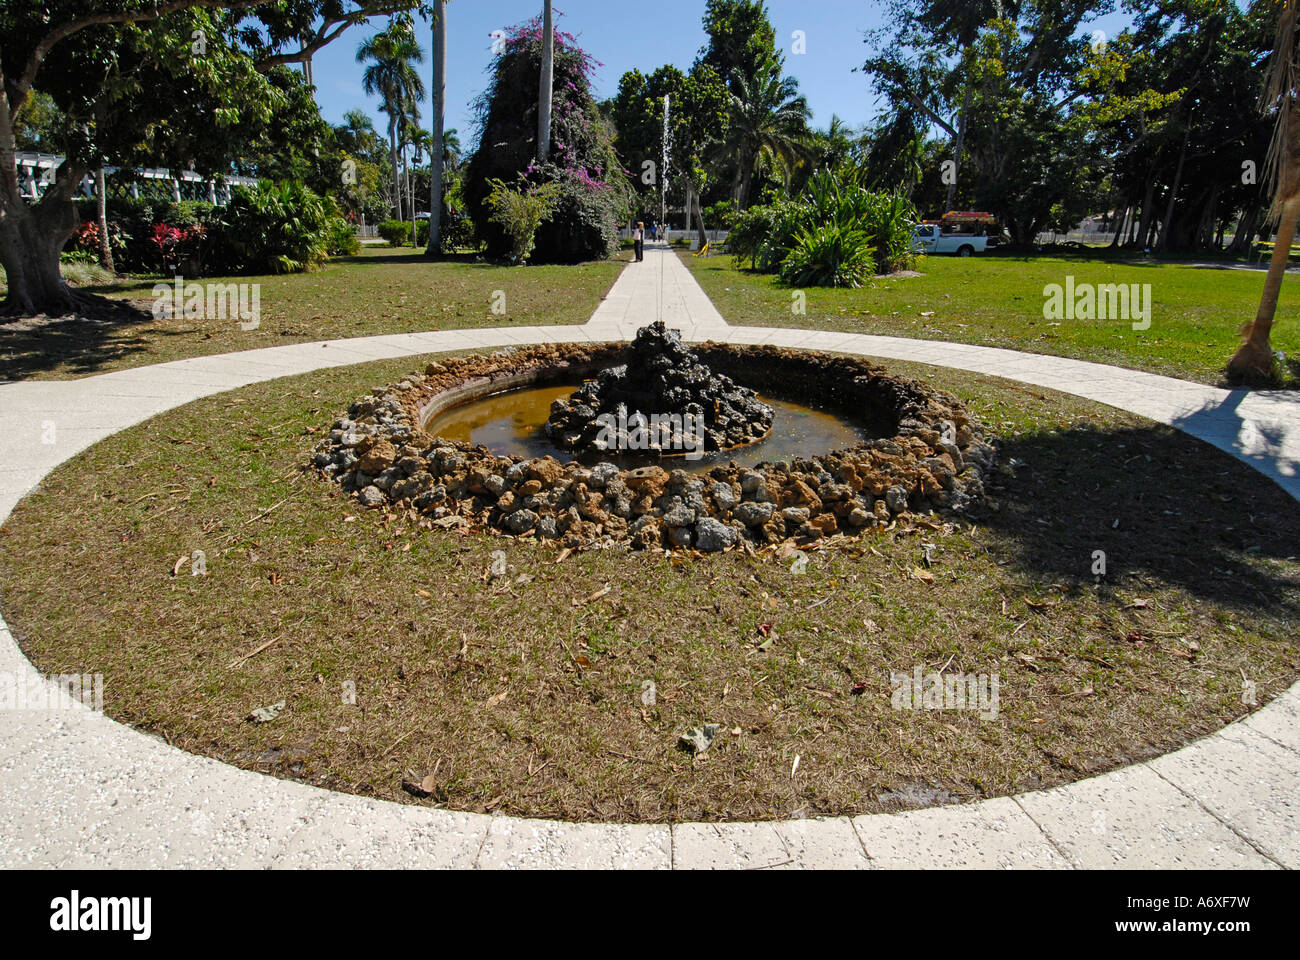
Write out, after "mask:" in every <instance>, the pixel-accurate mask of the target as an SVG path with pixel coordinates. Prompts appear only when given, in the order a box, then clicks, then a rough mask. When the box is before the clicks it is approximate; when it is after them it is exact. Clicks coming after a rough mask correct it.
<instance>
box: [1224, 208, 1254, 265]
mask: <svg viewBox="0 0 1300 960" xmlns="http://www.w3.org/2000/svg"><path fill="white" fill-rule="evenodd" d="M1258 218H1259V202H1258V201H1256V202H1255V203H1252V204H1251V205H1250V206H1249V207H1247V208H1246V210H1245V211H1244V212H1243V213H1242V215H1241V219H1240V220H1239V221H1238V222H1237V229H1236V231H1235V232H1234V233H1233V235H1232V243H1230V244H1228V252H1229V253H1232V254H1236V255H1237V256H1241V255H1242V254H1248V253H1250V245H1251V243H1253V242H1254V239H1255V224H1256V222H1257V221H1258Z"/></svg>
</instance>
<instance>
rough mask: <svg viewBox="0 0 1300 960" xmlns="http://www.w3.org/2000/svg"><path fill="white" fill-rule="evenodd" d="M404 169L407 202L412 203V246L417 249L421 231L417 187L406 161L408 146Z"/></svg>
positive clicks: (403, 158) (403, 155)
mask: <svg viewBox="0 0 1300 960" xmlns="http://www.w3.org/2000/svg"><path fill="white" fill-rule="evenodd" d="M402 170H403V172H404V173H405V174H406V202H407V203H409V204H410V205H411V248H412V249H415V248H416V247H418V246H419V245H420V232H419V230H417V229H416V220H415V187H414V185H413V181H412V180H411V165H410V164H409V163H407V162H406V147H405V145H403V147H402Z"/></svg>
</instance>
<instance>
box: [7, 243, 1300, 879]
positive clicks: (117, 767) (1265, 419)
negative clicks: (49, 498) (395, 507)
mask: <svg viewBox="0 0 1300 960" xmlns="http://www.w3.org/2000/svg"><path fill="white" fill-rule="evenodd" d="M656 319H664V320H666V321H668V322H669V324H670V325H671V326H674V327H677V328H680V329H683V331H684V332H685V333H686V335H687V336H688V338H689V339H693V340H702V339H708V338H712V339H717V340H727V341H731V342H734V343H773V344H779V345H783V346H791V347H803V348H807V349H818V350H835V351H840V352H843V353H855V354H863V355H868V356H875V357H884V358H890V359H902V360H915V361H920V362H924V363H933V364H938V365H942V366H949V367H956V368H960V369H964V370H973V371H978V372H981V373H986V374H992V375H995V376H999V377H1005V378H1008V379H1012V380H1018V381H1021V382H1024V383H1029V384H1033V385H1036V386H1040V387H1047V388H1051V389H1054V390H1060V391H1062V392H1065V393H1071V394H1075V395H1077V396H1081V397H1086V398H1088V399H1091V400H1098V401H1101V402H1103V403H1108V404H1111V405H1112V406H1116V407H1120V408H1122V409H1126V410H1131V411H1133V412H1135V413H1139V414H1141V415H1143V416H1146V417H1149V418H1151V419H1153V420H1158V421H1160V422H1163V423H1168V424H1174V425H1177V426H1179V427H1180V428H1182V429H1184V430H1186V431H1187V432H1189V433H1191V434H1193V435H1195V436H1198V437H1202V438H1203V439H1205V440H1207V441H1208V442H1210V443H1212V444H1214V445H1215V446H1217V447H1219V448H1221V449H1224V450H1227V451H1229V452H1230V453H1232V454H1233V455H1235V456H1237V457H1239V458H1241V459H1243V460H1245V461H1246V462H1247V463H1249V464H1251V465H1252V466H1254V467H1255V468H1256V469H1258V470H1259V471H1260V472H1262V473H1264V474H1266V475H1267V476H1269V477H1272V478H1273V479H1274V480H1276V481H1277V482H1278V483H1280V484H1281V485H1282V486H1283V487H1284V488H1285V489H1287V490H1288V491H1289V492H1290V493H1291V494H1292V495H1293V496H1296V497H1298V498H1300V401H1297V399H1296V398H1294V397H1292V396H1290V395H1286V394H1267V393H1264V394H1261V393H1255V394H1244V393H1238V392H1229V391H1224V390H1217V389H1214V388H1212V387H1205V386H1201V385H1198V384H1191V383H1185V382H1182V381H1179V380H1173V379H1170V378H1167V377H1158V376H1153V375H1151V374H1145V373H1138V372H1135V371H1130V370H1121V369H1118V368H1115V367H1107V366H1101V365H1098V364H1092V363H1085V362H1082V361H1077V360H1064V359H1059V358H1052V357H1043V356H1037V355H1030V354H1022V353H1017V352H1014V351H1009V350H996V349H990V348H986V347H975V346H966V345H961V344H946V343H935V342H930V341H919V340H903V339H896V338H891V337H872V336H861V335H853V334H846V333H833V332H824V331H823V332H819V331H811V330H789V329H775V328H761V327H729V326H727V325H726V324H725V323H724V322H723V320H722V318H721V317H720V316H719V315H718V313H717V311H716V309H714V307H713V305H712V304H711V303H710V302H709V300H708V298H707V297H706V296H705V295H704V293H703V291H701V290H700V288H699V286H698V284H696V283H695V281H694V279H693V278H692V277H691V275H690V272H689V271H688V270H687V269H686V268H685V267H684V266H683V265H682V264H681V263H680V261H679V260H678V258H677V256H676V255H675V254H673V253H672V252H671V251H667V250H665V249H664V248H662V247H656V246H649V247H648V248H647V251H646V259H645V261H644V262H643V263H640V264H632V265H629V266H628V267H627V268H626V269H625V270H624V272H623V274H622V276H621V277H620V279H619V281H618V282H617V283H616V284H615V286H614V288H613V290H612V291H611V292H610V295H609V296H608V297H607V298H606V300H605V301H604V302H603V303H602V304H601V306H600V308H599V309H598V310H597V311H596V313H595V315H594V316H593V317H592V319H591V321H590V322H589V323H587V324H585V325H583V326H580V327H574V326H555V327H524V328H499V329H486V330H464V331H447V332H438V333H424V334H409V335H400V336H388V337H366V338H361V339H356V340H344V341H329V342H326V343H310V344H297V345H294V346H288V347H278V348H272V349H266V350H254V351H248V352H245V353H237V354H226V355H223V356H215V357H202V358H196V359H192V360H181V361H177V362H174V363H166V364H160V365H157V366H152V367H145V368H141V369H135V370H127V371H122V372H120V373H110V374H105V375H102V376H97V377H92V378H89V379H85V380H76V381H66V382H57V383H50V382H39V383H5V384H0V522H3V520H4V519H5V518H6V517H7V516H8V515H9V513H10V511H11V510H12V509H13V507H14V505H15V504H16V503H17V502H18V501H19V500H20V499H21V498H22V497H23V496H24V495H26V493H28V492H29V491H30V490H31V489H32V488H33V487H35V486H36V485H37V484H38V483H39V482H40V481H41V479H42V478H43V477H44V476H45V475H46V474H47V473H48V472H49V471H50V470H51V469H52V468H53V467H54V466H56V465H57V464H58V463H61V462H63V461H64V460H67V459H69V458H71V457H73V456H75V455H76V454H77V453H78V452H80V451H81V450H84V449H85V448H86V447H88V446H90V445H91V444H93V443H95V442H97V441H99V440H101V439H103V438H105V437H107V436H110V435H112V434H114V433H117V432H119V431H121V430H124V429H126V428H127V427H130V426H132V425H133V424H136V423H139V422H141V421H142V420H145V419H147V418H149V417H151V416H154V415H155V414H158V413H161V412H163V411H165V410H169V409H172V408H174V407H177V406H180V405H181V404H184V403H188V402H190V401H192V400H197V399H200V398H202V397H207V396H211V395H213V394H216V393H221V392H223V391H226V390H232V389H235V388H237V387H242V386H245V385H247V384H250V383H256V382H260V381H264V380H271V379H274V378H276V377H284V376H290V375H293V374H299V373H306V372H309V371H312V370H317V369H321V368H323V367H331V366H340V365H346V364H355V363H364V362H367V361H371V360H379V359H389V358H397V357H405V356H417V355H421V354H429V353H437V352H440V351H447V350H460V349H466V348H473V349H492V348H499V347H502V346H507V345H512V344H530V343H542V342H551V341H557V342H558V341H574V340H579V341H580V340H593V341H595V340H609V339H626V338H628V337H630V336H631V335H632V334H633V333H634V332H635V329H636V327H637V326H639V325H641V324H644V323H648V322H651V321H653V320H656ZM43 441H52V442H43ZM52 589H57V586H53V587H52ZM86 669H87V670H88V671H93V665H86ZM4 675H9V676H12V675H18V676H19V677H20V678H22V679H23V680H24V681H26V680H29V679H32V678H35V671H34V669H33V668H32V666H31V665H30V664H29V663H28V662H27V660H26V659H25V658H24V657H23V655H22V653H21V652H20V651H19V649H18V647H17V645H16V644H15V643H14V641H13V638H12V636H11V635H10V633H9V632H8V630H7V628H5V625H4V623H3V621H0V676H4ZM107 696H109V697H111V691H109V693H108V694H107ZM0 866H3V867H16V866H49V867H195V866H276V867H308V866H321V867H358V866H376V867H377V866H383V867H404V866H406V867H647V868H649V867H653V868H670V867H672V868H695V867H853V868H888V867H918V866H920V867H964V866H969V867H1057V868H1070V867H1209V868H1214V867H1262V868H1275V867H1288V868H1294V867H1297V866H1300V685H1297V686H1296V687H1293V688H1292V689H1291V690H1290V691H1289V692H1288V693H1287V694H1285V695H1284V696H1282V697H1279V698H1278V699H1277V700H1275V701H1274V702H1273V703H1271V704H1269V705H1268V706H1266V707H1264V708H1263V709H1261V710H1260V711H1258V712H1256V713H1255V714H1253V715H1252V716H1250V717H1249V718H1247V719H1245V720H1243V721H1241V722H1239V723H1235V724H1232V725H1231V726H1228V727H1226V728H1224V729H1223V730H1221V731H1219V732H1218V733H1216V734H1214V735H1212V736H1210V737H1207V738H1205V739H1203V740H1200V741H1198V742H1196V743H1194V744H1192V745H1190V746H1188V747H1186V748H1184V749H1182V750H1179V751H1177V752H1175V753H1171V754H1168V755H1166V756H1164V757H1160V758H1158V759H1156V760H1153V761H1150V762H1148V763H1143V764H1138V765H1136V766H1132V767H1127V768H1125V769H1123V770H1118V771H1115V772H1113V773H1109V774H1105V775H1103V776H1100V777H1095V778H1093V779H1091V780H1084V781H1081V782H1079V783H1075V784H1072V785H1070V786H1067V787H1062V788H1059V789H1054V790H1048V791H1043V792H1039V793H1030V794H1025V795H1022V796H1018V797H1011V798H999V799H996V800H988V801H984V802H980V803H974V804H968V805H963V806H956V807H941V808H935V809H930V810H920V811H916V812H912V813H905V814H896V815H876V816H864V817H854V818H848V817H837V818H829V819H824V820H807V821H805V820H797V821H783V822H779V823H765V824H684V825H679V826H673V827H668V826H621V825H599V824H594V825H593V824H566V823H558V822H551V821H539V820H519V819H514V818H511V817H504V816H480V815H475V814H463V813H451V812H446V811H440V810H429V809H426V808H422V807H415V806H404V805H400V804H394V803H388V802H385V801H376V800H367V799H363V798H360V797H354V796H349V795H345V794H337V793H331V792H329V791H325V790H320V789H317V788H314V787H309V786H304V785H301V784H297V783H293V782H290V781H283V780H276V779H273V778H271V777H266V776H263V775H260V774H256V773H249V772H247V771H243V770H238V769H236V768H234V767H229V766H226V765H224V764H221V763H218V762H217V761H214V760H209V759H206V758H203V757H197V756H193V755H191V754H187V753H184V752H182V751H180V750H176V749H174V748H172V747H170V746H168V745H167V744H165V743H163V742H162V741H160V740H158V739H156V738H153V737H150V736H148V735H145V734H143V733H140V732H137V731H135V730H132V729H130V728H128V727H124V726H122V725H120V724H118V723H115V722H113V721H111V720H108V719H106V718H105V717H104V716H102V715H100V714H96V713H93V712H91V711H89V710H86V709H83V708H77V709H69V710H61V711H48V712H37V711H14V710H0Z"/></svg>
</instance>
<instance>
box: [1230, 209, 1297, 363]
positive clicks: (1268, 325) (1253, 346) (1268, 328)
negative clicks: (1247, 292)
mask: <svg viewBox="0 0 1300 960" xmlns="http://www.w3.org/2000/svg"><path fill="white" fill-rule="evenodd" d="M1298 222H1300V196H1294V197H1292V198H1291V199H1289V200H1287V201H1286V203H1284V204H1283V205H1282V217H1281V220H1280V222H1279V223H1278V228H1277V240H1276V241H1274V243H1273V259H1272V260H1271V261H1269V265H1268V277H1267V278H1266V279H1265V280H1264V294H1263V296H1262V297H1261V298H1260V301H1259V312H1258V313H1256V314H1255V321H1254V323H1251V324H1248V325H1247V326H1246V328H1245V329H1244V330H1243V331H1242V333H1243V334H1245V337H1246V342H1245V343H1243V344H1242V345H1241V348H1240V349H1239V350H1237V353H1236V355H1235V356H1234V357H1233V358H1232V360H1231V361H1229V363H1228V376H1229V378H1231V379H1232V380H1233V381H1235V382H1238V383H1259V382H1266V381H1268V380H1270V379H1272V375H1273V348H1272V345H1271V344H1270V342H1269V335H1270V333H1271V332H1272V329H1273V317H1274V315H1275V314H1276V313H1277V301H1278V296H1279V294H1281V292H1282V278H1283V277H1285V276H1286V267H1287V262H1288V260H1289V259H1290V257H1291V241H1292V240H1294V239H1295V231H1296V224H1297V223H1298Z"/></svg>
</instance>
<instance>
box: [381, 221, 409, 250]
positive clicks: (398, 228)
mask: <svg viewBox="0 0 1300 960" xmlns="http://www.w3.org/2000/svg"><path fill="white" fill-rule="evenodd" d="M377 230H378V232H379V236H381V237H382V238H383V239H385V240H387V241H388V245H389V246H390V247H400V246H402V245H403V244H406V243H410V242H411V224H410V222H409V221H407V220H385V221H384V222H383V223H381V224H380V225H379V226H378V228H377Z"/></svg>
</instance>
